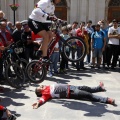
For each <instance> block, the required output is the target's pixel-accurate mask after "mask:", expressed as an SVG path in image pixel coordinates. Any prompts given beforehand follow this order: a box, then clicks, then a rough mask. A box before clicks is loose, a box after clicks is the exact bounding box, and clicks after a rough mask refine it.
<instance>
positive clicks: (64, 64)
mask: <svg viewBox="0 0 120 120" xmlns="http://www.w3.org/2000/svg"><path fill="white" fill-rule="evenodd" d="M60 36H61V37H63V38H64V40H67V39H68V38H69V37H70V36H69V35H68V30H67V27H66V26H64V27H62V34H61V35H60ZM61 48H62V47H61ZM66 53H67V54H68V55H69V49H66ZM66 68H68V61H67V60H66V59H65V57H64V55H63V51H62V49H61V62H60V73H66V70H65V69H66Z"/></svg>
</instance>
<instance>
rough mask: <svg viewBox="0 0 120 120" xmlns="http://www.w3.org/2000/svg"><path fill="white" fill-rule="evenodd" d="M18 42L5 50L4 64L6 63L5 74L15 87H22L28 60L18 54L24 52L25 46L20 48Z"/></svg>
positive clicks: (10, 83)
mask: <svg viewBox="0 0 120 120" xmlns="http://www.w3.org/2000/svg"><path fill="white" fill-rule="evenodd" d="M20 43H21V41H18V42H17V43H12V44H11V45H10V46H9V47H7V48H6V49H5V50H4V51H3V53H2V54H3V55H2V58H3V65H4V76H5V78H6V80H7V82H8V83H9V85H11V86H12V87H14V88H21V87H22V86H23V84H24V82H25V74H24V71H25V67H26V66H27V61H26V60H24V59H22V58H20V57H19V56H18V54H19V53H21V52H23V48H19V47H18V44H20Z"/></svg>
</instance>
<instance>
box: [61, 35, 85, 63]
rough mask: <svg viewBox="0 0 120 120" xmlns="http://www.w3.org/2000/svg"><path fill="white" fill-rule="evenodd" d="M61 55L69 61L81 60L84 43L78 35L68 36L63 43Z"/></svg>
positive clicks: (83, 54) (83, 55)
mask: <svg viewBox="0 0 120 120" xmlns="http://www.w3.org/2000/svg"><path fill="white" fill-rule="evenodd" d="M63 55H64V57H65V58H66V59H67V60H68V61H70V62H78V61H81V60H82V59H83V58H84V57H85V55H86V44H85V42H84V41H83V39H82V38H80V37H70V38H68V39H67V40H66V41H65V43H64V45H63Z"/></svg>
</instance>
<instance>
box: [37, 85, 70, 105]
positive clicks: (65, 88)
mask: <svg viewBox="0 0 120 120" xmlns="http://www.w3.org/2000/svg"><path fill="white" fill-rule="evenodd" d="M69 94H70V86H69V85H67V84H54V85H50V86H46V87H45V89H44V90H43V91H42V97H41V98H40V100H39V103H40V104H43V103H44V102H46V101H48V100H49V99H52V98H69Z"/></svg>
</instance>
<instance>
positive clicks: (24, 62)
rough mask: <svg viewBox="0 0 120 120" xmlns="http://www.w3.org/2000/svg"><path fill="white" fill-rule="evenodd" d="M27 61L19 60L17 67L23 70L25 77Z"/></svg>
mask: <svg viewBox="0 0 120 120" xmlns="http://www.w3.org/2000/svg"><path fill="white" fill-rule="evenodd" d="M27 64H28V61H27V60H25V59H23V58H21V59H20V61H19V66H20V67H21V68H22V69H23V71H24V73H25V76H26V67H27Z"/></svg>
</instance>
